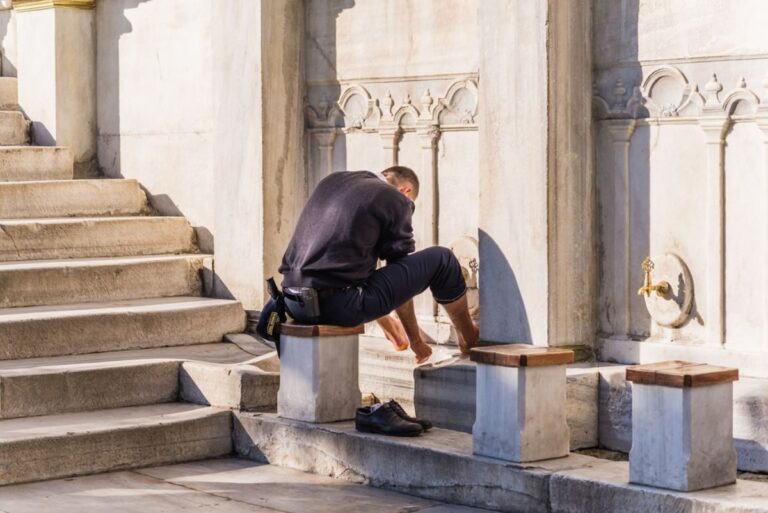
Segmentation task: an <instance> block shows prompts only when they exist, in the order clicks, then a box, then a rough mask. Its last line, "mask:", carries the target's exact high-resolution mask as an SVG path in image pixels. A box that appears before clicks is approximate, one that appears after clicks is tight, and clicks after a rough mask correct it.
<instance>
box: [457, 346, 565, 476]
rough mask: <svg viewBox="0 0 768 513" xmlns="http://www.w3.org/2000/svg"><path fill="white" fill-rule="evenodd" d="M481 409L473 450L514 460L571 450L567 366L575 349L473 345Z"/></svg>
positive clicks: (547, 455) (528, 459)
mask: <svg viewBox="0 0 768 513" xmlns="http://www.w3.org/2000/svg"><path fill="white" fill-rule="evenodd" d="M470 359H471V360H472V361H473V362H476V363H477V392H476V393H477V412H476V416H475V425H474V428H473V430H472V436H473V441H474V444H473V451H474V453H475V454H477V455H480V456H490V457H492V458H498V459H502V460H508V461H514V462H519V463H521V462H527V461H537V460H545V459H549V458H559V457H562V456H567V455H568V453H569V451H570V445H569V444H570V430H569V429H568V424H567V423H566V403H565V380H566V377H565V369H566V365H567V364H569V363H573V360H574V355H573V351H570V350H567V349H557V348H554V347H539V346H532V345H528V344H504V345H497V346H481V347H476V348H473V349H472V351H471V353H470Z"/></svg>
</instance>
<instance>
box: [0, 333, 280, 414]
mask: <svg viewBox="0 0 768 513" xmlns="http://www.w3.org/2000/svg"><path fill="white" fill-rule="evenodd" d="M253 360H254V357H253V355H252V354H250V353H248V352H245V351H243V350H241V349H240V348H238V347H237V346H236V345H235V344H229V343H225V342H216V343H211V344H199V345H192V346H176V347H162V348H152V349H137V350H127V351H110V352H106V353H92V354H82V355H70V356H55V357H45V358H27V359H19V360H5V361H0V419H10V418H20V417H34V416H40V415H53V414H57V413H74V412H79V411H91V410H100V409H105V408H122V407H127V406H140V405H147V404H158V403H165V402H173V401H177V400H179V398H180V397H181V398H182V399H183V400H184V401H185V402H191V403H195V404H205V405H206V406H221V407H239V406H240V404H241V403H242V401H241V402H240V403H239V404H237V405H230V404H220V403H219V401H218V400H216V399H217V396H220V395H228V397H235V396H238V395H239V396H240V398H242V397H243V396H245V399H250V398H255V397H261V398H262V400H266V401H267V403H268V404H269V405H274V404H275V402H276V398H277V387H276V385H275V383H277V380H278V379H279V377H278V376H277V374H276V373H274V372H267V371H265V370H263V369H262V368H261V367H263V365H262V362H261V361H256V362H254V361H253ZM268 364H269V362H268ZM182 365H188V366H196V367H197V368H199V369H207V368H211V369H216V370H219V369H221V374H222V375H224V374H225V372H226V373H227V376H226V377H227V378H231V377H234V376H237V375H238V374H245V373H246V372H248V373H252V374H253V376H254V378H253V379H250V380H249V381H248V383H247V387H242V388H243V389H241V388H240V387H236V386H235V381H234V380H232V379H230V380H229V381H231V384H230V383H229V382H227V381H226V380H222V379H220V380H210V379H207V376H195V379H194V380H189V375H188V373H187V372H184V380H181V374H180V372H181V366H182ZM273 382H274V383H273ZM192 390H195V391H196V392H195V393H196V394H197V396H198V398H199V399H200V400H189V399H188V398H187V397H184V395H182V394H181V392H182V391H184V392H188V393H191V392H192ZM248 406H250V404H248Z"/></svg>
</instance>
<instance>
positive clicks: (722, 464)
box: [627, 361, 739, 491]
mask: <svg viewBox="0 0 768 513" xmlns="http://www.w3.org/2000/svg"><path fill="white" fill-rule="evenodd" d="M737 379H739V370H738V369H735V368H730V367H718V366H715V365H706V364H697V363H689V362H681V361H669V362H659V363H652V364H648V365H636V366H633V367H629V368H627V380H628V381H631V382H632V383H633V385H632V450H631V451H630V453H629V480H630V482H632V483H637V484H642V485H647V486H655V487H659V488H667V489H671V490H679V491H693V490H701V489H704V488H711V487H714V486H720V485H725V484H730V483H734V482H736V451H735V450H734V447H733V382H734V381H736V380H737Z"/></svg>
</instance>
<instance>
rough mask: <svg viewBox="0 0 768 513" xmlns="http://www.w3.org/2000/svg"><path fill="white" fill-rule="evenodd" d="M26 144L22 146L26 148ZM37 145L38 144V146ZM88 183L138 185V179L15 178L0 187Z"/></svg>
mask: <svg viewBox="0 0 768 513" xmlns="http://www.w3.org/2000/svg"><path fill="white" fill-rule="evenodd" d="M24 147H25V146H20V148H24ZM36 147H37V146H36ZM1 148H8V146H2V147H1ZM84 183H85V184H88V183H99V184H102V183H135V184H137V185H138V183H139V182H138V180H136V179H135V178H77V179H71V180H13V181H10V182H0V189H2V188H3V187H11V186H16V185H41V186H45V185H48V184H53V185H68V184H75V185H79V184H84Z"/></svg>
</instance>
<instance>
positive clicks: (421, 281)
mask: <svg viewBox="0 0 768 513" xmlns="http://www.w3.org/2000/svg"><path fill="white" fill-rule="evenodd" d="M427 288H429V289H430V290H431V291H432V296H433V297H434V298H435V301H437V302H438V303H441V304H444V303H452V302H453V301H456V300H457V299H459V298H461V296H463V295H464V294H465V293H466V291H467V286H466V283H465V282H464V276H463V275H462V274H461V266H460V265H459V261H458V260H457V259H456V257H455V256H454V255H453V253H452V252H451V251H450V250H449V249H446V248H443V247H439V246H436V247H432V248H428V249H425V250H423V251H417V252H416V253H412V254H410V255H408V256H406V257H403V258H401V259H399V260H395V261H393V262H389V263H388V264H387V265H386V266H384V267H382V268H380V269H378V270H376V271H375V272H374V273H373V274H372V275H371V277H370V278H368V279H367V280H366V281H365V283H363V284H362V285H361V286H360V287H357V288H352V289H349V290H348V291H345V292H343V293H339V294H335V295H334V296H333V297H331V298H328V300H327V301H323V302H322V311H323V322H326V323H329V324H339V325H342V326H345V325H347V326H348V325H354V324H359V323H363V322H370V321H373V320H375V319H378V318H379V317H381V316H383V315H386V314H388V313H390V312H391V311H393V310H395V309H396V308H398V307H400V306H402V305H403V304H405V303H406V302H407V301H408V300H409V299H411V298H412V297H414V296H415V295H417V294H420V293H421V292H424V291H425V290H426V289H427Z"/></svg>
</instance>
